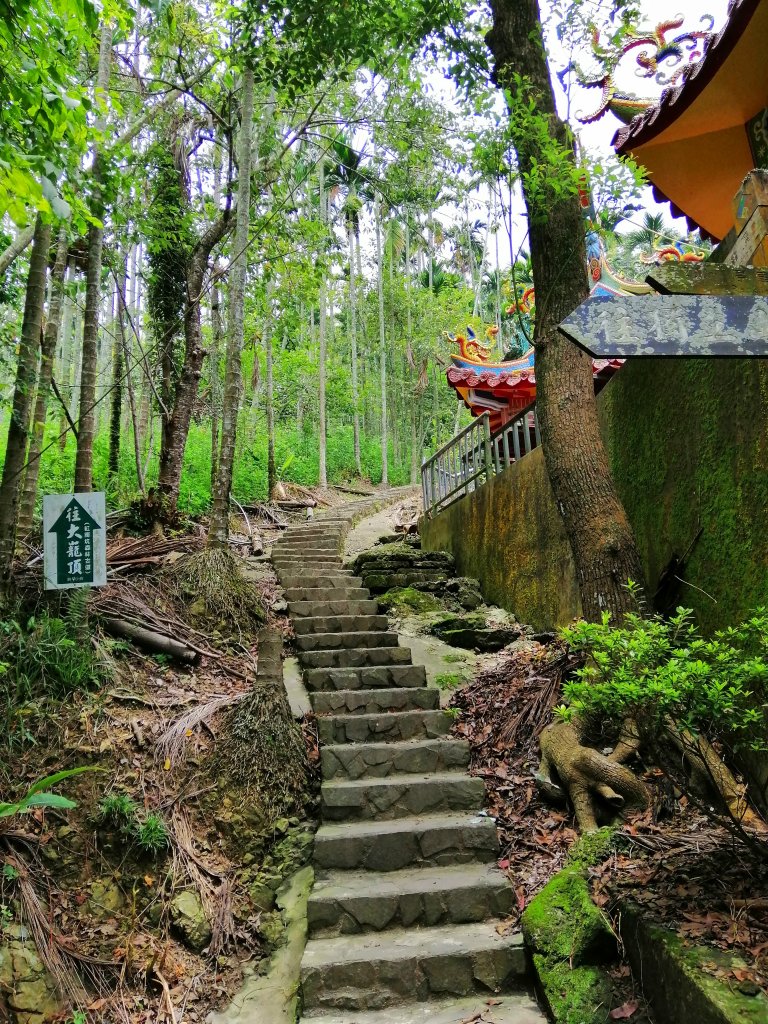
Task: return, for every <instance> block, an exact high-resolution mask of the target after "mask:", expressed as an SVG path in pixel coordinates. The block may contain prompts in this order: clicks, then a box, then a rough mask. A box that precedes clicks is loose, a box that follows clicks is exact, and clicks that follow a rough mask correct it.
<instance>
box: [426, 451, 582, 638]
mask: <svg viewBox="0 0 768 1024" xmlns="http://www.w3.org/2000/svg"><path fill="white" fill-rule="evenodd" d="M420 532H421V538H422V544H423V546H424V548H426V549H427V550H429V551H450V552H451V554H452V555H453V556H454V558H455V559H456V566H457V569H458V571H459V572H460V573H462V574H464V575H466V576H474V577H475V578H477V579H479V580H480V584H481V587H482V590H483V596H484V597H485V599H486V601H489V602H492V603H494V604H497V605H500V606H501V607H502V608H507V609H508V610H509V611H512V612H514V613H515V615H516V616H517V618H518V619H519V620H520V621H521V622H530V623H532V624H534V625H535V626H536V627H537V628H538V629H552V628H553V627H554V626H558V625H562V624H563V623H566V622H568V621H569V620H570V619H572V618H573V617H574V616H576V615H578V614H579V613H580V610H581V604H580V600H579V594H578V588H577V587H576V570H575V568H574V564H573V555H572V554H571V548H570V544H569V543H568V538H567V537H566V535H565V530H564V529H563V525H562V522H561V520H560V516H559V515H558V514H557V511H556V509H555V502H554V498H553V496H552V489H551V487H550V484H549V479H548V478H547V474H546V470H545V468H544V459H543V452H542V451H541V449H537V450H536V451H534V452H531V454H530V455H528V456H526V458H525V459H523V460H521V461H520V462H519V463H517V464H516V465H514V466H510V467H509V469H507V470H505V471H504V472H503V473H501V474H500V475H499V476H497V477H494V478H493V479H492V480H490V481H489V482H488V483H487V484H485V485H484V486H482V487H480V488H479V489H478V490H477V491H474V492H473V493H472V494H470V495H468V496H467V497H466V498H462V499H461V501H457V502H455V503H454V504H453V505H451V506H450V507H449V508H447V509H446V510H445V511H444V512H441V513H440V515H438V516H435V518H434V519H431V520H426V519H424V520H422V522H421V524H420Z"/></svg>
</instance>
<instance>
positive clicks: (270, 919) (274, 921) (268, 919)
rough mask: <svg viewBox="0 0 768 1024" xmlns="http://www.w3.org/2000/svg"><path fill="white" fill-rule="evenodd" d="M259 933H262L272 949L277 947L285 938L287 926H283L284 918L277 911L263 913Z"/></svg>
mask: <svg viewBox="0 0 768 1024" xmlns="http://www.w3.org/2000/svg"><path fill="white" fill-rule="evenodd" d="M259 935H261V937H262V938H263V939H264V941H265V942H266V943H267V945H268V946H269V948H270V949H275V948H276V947H277V946H279V945H280V943H281V942H282V941H283V939H284V938H285V928H284V927H283V919H282V917H281V916H280V914H279V913H278V912H277V911H272V912H271V913H269V914H262V915H261V920H260V921H259Z"/></svg>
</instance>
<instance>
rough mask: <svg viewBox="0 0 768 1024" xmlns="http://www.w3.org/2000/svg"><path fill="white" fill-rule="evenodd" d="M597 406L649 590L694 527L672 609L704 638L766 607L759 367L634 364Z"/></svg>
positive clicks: (765, 430)
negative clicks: (692, 614)
mask: <svg viewBox="0 0 768 1024" xmlns="http://www.w3.org/2000/svg"><path fill="white" fill-rule="evenodd" d="M599 407H600V416H601V423H602V429H603V436H604V438H605V442H606V446H607V448H608V455H609V459H610V462H611V467H612V470H613V475H614V479H615V481H616V486H617V488H618V490H619V494H620V496H621V498H622V500H623V502H624V504H625V506H626V509H627V512H628V514H629V517H630V520H631V522H632V526H633V528H634V530H635V535H636V537H637V541H638V544H639V546H640V551H641V554H642V557H643V562H644V564H645V567H646V572H647V575H648V579H649V582H650V584H651V586H654V585H655V584H656V582H657V581H658V579H659V575H660V573H661V571H662V570H663V569H664V567H665V566H666V565H667V563H668V562H669V560H670V558H671V557H672V556H673V555H677V556H678V557H680V556H682V555H684V554H685V552H686V551H687V550H688V548H689V545H690V544H691V542H692V541H693V540H694V538H695V537H696V534H697V533H698V531H699V529H700V528H701V530H702V533H701V537H700V539H699V540H698V541H697V542H696V544H695V545H694V547H693V548H692V550H691V552H690V555H689V558H688V561H687V564H686V566H685V570H684V572H683V574H682V575H683V578H684V579H685V580H686V583H684V584H682V585H681V587H680V591H679V595H678V601H679V603H681V604H684V605H686V606H689V607H692V608H694V610H695V611H696V613H697V616H698V620H699V622H700V624H701V626H702V628H703V629H704V630H705V631H707V632H709V631H712V630H714V629H717V628H719V627H721V626H725V625H730V624H732V623H734V622H736V621H738V620H739V619H740V618H743V617H744V616H745V615H746V614H747V613H748V612H749V611H750V610H751V609H752V608H754V607H755V606H756V605H759V604H764V603H766V602H768V530H766V525H768V524H767V520H766V509H767V508H768V363H766V362H765V361H764V360H760V359H701V360H695V359H664V360H662V359H644V360H637V361H635V362H631V363H628V364H627V365H626V366H625V367H624V368H623V369H622V370H621V372H620V373H618V374H617V375H616V377H615V378H614V379H613V381H612V382H611V383H610V385H609V386H608V387H607V388H606V389H605V391H604V392H603V394H602V395H601V396H600V399H599ZM703 591H706V593H703Z"/></svg>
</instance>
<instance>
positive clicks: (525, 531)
mask: <svg viewBox="0 0 768 1024" xmlns="http://www.w3.org/2000/svg"><path fill="white" fill-rule="evenodd" d="M598 405H599V408H600V417H601V424H602V430H603V436H604V438H605V442H606V447H607V450H608V455H609V458H610V461H611V466H612V470H613V474H614V479H615V480H616V485H617V487H618V490H619V493H620V495H621V498H622V500H623V501H624V504H625V507H626V509H627V512H628V514H629V517H630V520H631V522H632V526H633V528H634V530H635V534H636V536H637V540H638V544H639V546H640V551H641V554H642V556H643V562H644V564H645V568H646V573H647V577H648V580H649V583H650V586H651V588H652V589H653V590H655V587H656V583H657V581H658V579H659V575H660V573H661V571H662V570H663V568H664V567H665V566H666V565H667V564H668V562H669V560H670V558H671V557H672V556H673V555H677V556H682V555H684V554H685V553H686V552H687V551H688V548H689V546H690V545H691V542H692V541H693V540H694V538H695V537H696V535H697V533H698V531H699V528H701V530H702V534H701V537H700V538H699V540H698V541H697V542H696V543H695V545H694V546H693V547H692V549H691V550H690V553H689V556H688V560H687V564H686V568H685V571H684V574H683V575H684V578H685V580H686V583H685V584H682V585H681V588H680V592H679V595H678V601H679V603H681V604H684V605H686V606H687V607H691V608H693V609H694V610H695V611H696V613H697V616H698V620H699V622H700V624H701V626H702V628H703V629H704V630H705V631H707V632H711V631H712V630H715V629H718V628H720V627H723V626H727V625H730V624H732V623H734V622H736V621H738V620H739V619H740V618H743V617H744V616H746V615H747V614H748V613H749V612H750V610H751V609H753V608H754V607H756V606H757V605H760V604H768V528H767V527H768V361H766V360H759V359H754V360H750V359H711V360H695V359H664V360H662V359H642V360H636V361H634V362H630V363H628V364H627V365H626V366H624V367H623V369H622V370H621V371H620V372H619V373H618V374H617V375H616V377H615V378H614V379H613V380H612V381H611V383H610V384H609V385H608V386H607V387H606V388H605V390H604V391H603V393H602V394H601V395H600V397H599V399H598ZM422 535H423V538H424V546H425V547H427V548H428V549H431V550H436V549H438V548H442V549H444V550H448V551H450V552H451V553H452V554H453V555H454V557H455V558H456V561H457V563H458V565H459V567H460V570H461V572H463V573H465V574H467V575H470V576H477V577H478V578H479V579H480V581H481V583H482V585H483V591H484V593H485V595H486V598H487V599H488V600H490V601H493V602H495V603H497V604H499V605H501V606H502V607H504V608H508V609H509V610H510V611H512V612H514V613H515V614H516V615H517V616H518V618H520V619H522V620H523V621H529V622H531V623H533V624H534V625H535V626H537V627H539V628H548V627H551V626H552V625H553V624H559V623H562V622H565V621H567V620H568V619H569V618H571V617H572V616H574V615H576V614H578V611H579V603H578V597H577V590H576V582H575V574H574V567H573V559H572V556H571V553H570V549H569V546H568V543H567V541H566V538H565V535H564V532H563V529H562V526H561V523H560V518H559V515H558V513H557V510H556V508H555V504H554V500H553V498H552V492H551V489H550V486H549V482H548V480H547V478H546V472H545V468H544V462H543V458H542V453H541V451H536V452H534V453H532V454H531V455H529V456H526V458H525V459H523V460H522V461H521V462H520V463H519V464H518V465H516V466H512V467H511V468H510V469H509V470H507V471H506V472H505V473H503V474H502V475H501V476H500V477H498V478H497V479H496V480H494V481H493V482H492V483H491V484H489V485H486V486H485V487H482V488H481V489H480V490H479V491H477V492H476V493H475V494H473V495H470V496H469V497H467V498H465V499H463V500H462V501H460V502H457V503H456V504H455V505H453V506H452V507H451V508H449V509H447V510H446V511H445V512H444V513H441V514H440V515H439V516H437V517H436V519H435V520H434V521H432V522H428V523H422Z"/></svg>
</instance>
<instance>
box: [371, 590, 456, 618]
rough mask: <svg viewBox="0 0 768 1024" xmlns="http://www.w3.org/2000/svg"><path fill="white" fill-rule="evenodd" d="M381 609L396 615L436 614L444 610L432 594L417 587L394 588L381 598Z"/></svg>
mask: <svg viewBox="0 0 768 1024" xmlns="http://www.w3.org/2000/svg"><path fill="white" fill-rule="evenodd" d="M379 607H380V608H383V609H384V610H385V611H388V612H393V613H394V614H395V615H408V614H409V613H414V612H416V613H422V612H435V611H440V610H441V609H442V607H443V606H442V604H441V602H440V601H439V600H438V599H437V598H436V597H434V596H433V595H432V594H427V593H424V592H423V591H421V590H417V589H416V588H415V587H393V588H392V589H391V590H387V591H386V592H385V593H384V594H382V595H381V597H380V598H379Z"/></svg>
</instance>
